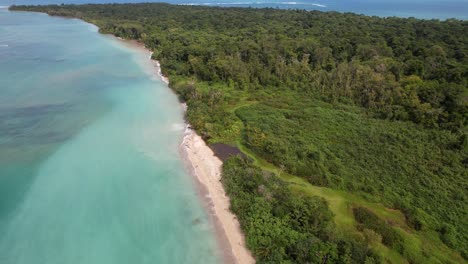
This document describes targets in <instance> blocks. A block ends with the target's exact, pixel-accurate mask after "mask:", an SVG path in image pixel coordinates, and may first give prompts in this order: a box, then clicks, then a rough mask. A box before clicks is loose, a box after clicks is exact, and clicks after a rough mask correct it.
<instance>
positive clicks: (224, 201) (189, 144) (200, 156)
mask: <svg viewBox="0 0 468 264" xmlns="http://www.w3.org/2000/svg"><path fill="white" fill-rule="evenodd" d="M110 36H112V37H114V38H116V37H115V36H113V35H110ZM117 39H118V40H119V41H120V42H122V43H124V44H125V45H126V46H129V47H130V48H134V49H139V50H141V51H144V52H148V53H149V54H150V56H149V60H150V61H151V63H152V64H153V67H154V68H155V69H156V74H155V75H156V76H157V78H158V79H160V80H161V81H163V82H164V83H166V84H167V85H168V86H169V79H168V78H167V77H166V76H164V75H163V74H162V72H161V65H160V63H159V61H156V60H153V59H152V58H151V55H152V54H153V52H152V51H150V50H149V49H147V48H146V47H145V46H144V44H143V43H141V42H138V41H136V40H126V39H122V38H117ZM153 73H154V72H153ZM168 88H170V87H168ZM182 107H183V110H184V114H185V112H186V105H185V103H182ZM179 151H180V153H181V156H182V159H183V162H184V165H185V167H186V169H187V172H188V173H189V175H190V176H192V177H193V179H194V182H195V184H196V188H197V191H198V193H199V196H200V199H201V200H202V203H203V206H204V208H205V210H206V212H207V213H208V217H209V218H210V219H209V220H210V221H211V222H212V223H213V224H214V227H215V235H216V239H217V241H218V245H219V249H220V251H221V254H222V260H223V263H233V264H234V263H236V264H251V263H255V259H254V258H253V257H252V255H251V253H250V251H249V250H248V249H247V246H246V244H245V238H244V234H243V233H242V230H241V228H240V224H239V221H238V220H237V217H236V216H235V215H234V214H233V213H232V212H231V211H230V209H229V207H230V200H229V197H228V196H227V195H226V192H225V190H224V187H223V185H222V183H221V171H222V164H223V162H222V161H221V160H220V159H219V158H218V157H216V156H215V154H214V152H213V151H212V150H211V148H210V147H208V145H207V144H206V143H205V141H204V140H203V139H202V137H201V136H199V135H198V134H197V133H196V132H195V131H194V130H193V129H192V128H191V127H190V124H189V123H188V122H187V120H185V132H184V136H183V139H182V143H181V144H180V146H179Z"/></svg>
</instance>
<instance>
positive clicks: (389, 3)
mask: <svg viewBox="0 0 468 264" xmlns="http://www.w3.org/2000/svg"><path fill="white" fill-rule="evenodd" d="M129 2H132V3H136V2H166V3H172V4H181V5H208V6H236V7H258V8H261V7H273V8H285V9H307V10H321V11H338V12H353V13H358V14H365V15H371V16H382V17H389V16H398V17H416V18H423V19H434V18H436V19H448V18H457V19H463V20H466V19H468V0H0V5H11V4H33V5H38V4H61V3H75V4H83V3H129Z"/></svg>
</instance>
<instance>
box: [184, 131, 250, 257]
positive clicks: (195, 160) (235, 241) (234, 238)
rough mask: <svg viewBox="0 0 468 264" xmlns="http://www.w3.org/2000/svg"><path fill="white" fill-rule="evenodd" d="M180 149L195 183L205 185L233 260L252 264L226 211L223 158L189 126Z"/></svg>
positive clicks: (236, 227) (227, 199)
mask: <svg viewBox="0 0 468 264" xmlns="http://www.w3.org/2000/svg"><path fill="white" fill-rule="evenodd" d="M182 147H183V151H184V152H185V154H186V156H187V159H188V161H189V162H190V164H191V166H192V167H193V170H192V172H193V174H194V176H195V177H196V178H197V180H198V182H199V183H200V184H201V185H203V187H205V189H206V192H207V194H208V197H209V199H210V200H211V201H210V202H211V204H212V212H213V215H214V217H215V218H216V220H218V223H219V229H222V230H219V231H220V232H224V234H223V235H224V237H225V238H226V239H227V242H228V244H229V245H227V246H229V247H230V249H231V251H232V257H233V259H234V261H235V263H239V264H249V263H255V260H254V258H253V257H252V255H251V254H250V252H249V251H248V250H247V248H246V245H245V240H244V235H243V234H242V231H241V229H240V225H239V221H237V218H236V216H235V215H234V214H233V213H232V212H231V211H230V210H229V205H230V201H229V197H228V196H227V195H226V192H225V191H224V188H223V185H222V183H221V166H222V164H223V163H222V161H221V160H220V159H219V158H218V157H216V156H215V155H214V153H213V151H212V150H211V149H210V148H209V147H208V146H207V145H206V143H205V142H204V141H203V139H202V138H201V137H200V136H199V135H197V134H196V133H195V131H193V130H192V129H190V128H188V129H187V131H186V134H185V137H184V140H183V142H182Z"/></svg>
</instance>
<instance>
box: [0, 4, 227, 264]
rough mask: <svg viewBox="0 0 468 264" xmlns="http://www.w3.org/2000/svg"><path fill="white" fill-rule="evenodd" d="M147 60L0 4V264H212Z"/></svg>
mask: <svg viewBox="0 0 468 264" xmlns="http://www.w3.org/2000/svg"><path fill="white" fill-rule="evenodd" d="M148 56H149V54H147V53H144V52H138V51H135V50H134V49H130V48H129V47H126V46H125V45H123V44H122V43H120V42H119V41H117V40H115V39H113V38H111V37H108V36H104V35H100V34H98V33H97V29H96V28H95V27H94V26H92V25H90V24H87V23H84V22H82V21H79V20H75V19H62V18H53V17H49V16H47V15H44V14H35V13H21V12H20V13H11V12H8V11H7V10H6V9H0V263H2V264H16V263H18V264H20V263H25V264H31V263H34V264H41V263H44V264H45V263H47V264H54V263H57V264H58V263H60V264H64V263H70V264H73V263H99V264H106V263H113V264H118V263H216V262H218V261H219V256H218V253H217V252H218V249H217V246H216V242H215V238H214V232H213V227H212V225H211V223H210V222H209V221H208V220H207V219H208V218H207V216H206V213H205V212H204V210H203V208H202V205H201V203H200V201H199V199H198V197H197V193H196V190H195V188H194V184H193V182H192V179H191V178H190V176H188V175H187V173H186V172H185V170H184V167H183V163H182V161H181V158H180V155H179V152H178V145H179V143H180V140H181V137H182V135H183V118H182V117H183V116H182V110H181V107H180V106H179V103H178V101H177V98H176V96H175V95H174V94H172V92H171V91H170V90H169V89H168V88H167V87H166V86H165V85H164V84H163V83H162V82H161V81H159V80H157V79H156V77H154V75H153V74H152V73H151V69H150V67H151V65H150V64H149V60H148Z"/></svg>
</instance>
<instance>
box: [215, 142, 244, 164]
mask: <svg viewBox="0 0 468 264" xmlns="http://www.w3.org/2000/svg"><path fill="white" fill-rule="evenodd" d="M210 148H211V149H212V150H213V152H214V154H215V155H216V156H217V157H218V158H220V159H221V160H222V161H225V160H227V159H228V158H230V157H236V156H240V157H242V158H247V156H246V155H245V154H244V153H242V152H241V151H240V150H239V149H238V148H237V147H233V146H231V145H228V144H223V143H215V144H211V145H210Z"/></svg>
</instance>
